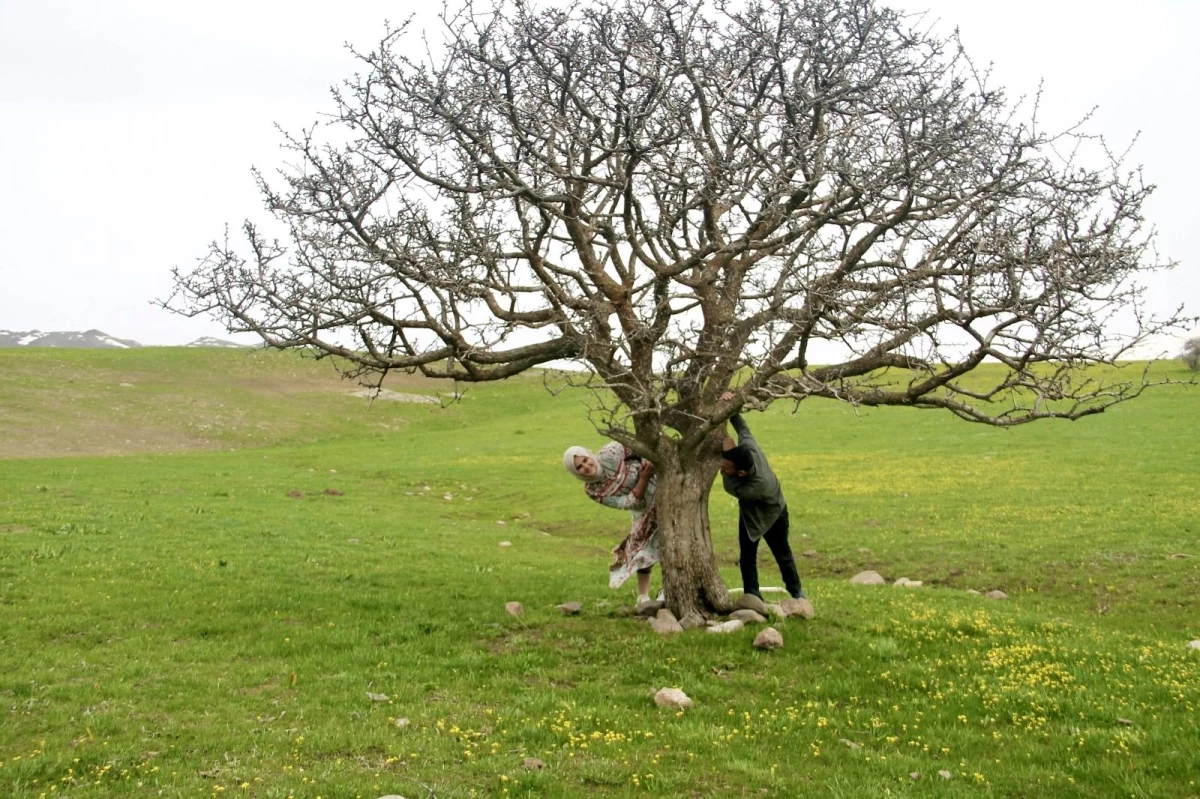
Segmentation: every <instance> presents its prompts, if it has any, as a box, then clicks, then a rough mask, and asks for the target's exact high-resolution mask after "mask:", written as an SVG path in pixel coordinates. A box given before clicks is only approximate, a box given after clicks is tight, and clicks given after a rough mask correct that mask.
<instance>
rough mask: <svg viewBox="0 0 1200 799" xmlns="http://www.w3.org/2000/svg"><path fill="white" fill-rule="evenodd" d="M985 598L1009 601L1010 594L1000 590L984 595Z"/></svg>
mask: <svg viewBox="0 0 1200 799" xmlns="http://www.w3.org/2000/svg"><path fill="white" fill-rule="evenodd" d="M984 596H985V597H987V598H988V599H1008V594H1006V593H1004V592H1003V591H1001V590H999V589H997V590H995V591H988V592H987V593H986V594H984Z"/></svg>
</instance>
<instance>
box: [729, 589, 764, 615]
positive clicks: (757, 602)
mask: <svg viewBox="0 0 1200 799" xmlns="http://www.w3.org/2000/svg"><path fill="white" fill-rule="evenodd" d="M733 606H734V607H735V608H737V609H738V610H752V611H754V612H755V613H757V614H759V615H760V616H766V615H767V614H768V613H770V611H769V610H767V603H766V602H763V601H762V600H761V599H759V598H758V597H756V596H755V595H754V594H742V595H741V596H740V597H738V600H737V602H734V603H733Z"/></svg>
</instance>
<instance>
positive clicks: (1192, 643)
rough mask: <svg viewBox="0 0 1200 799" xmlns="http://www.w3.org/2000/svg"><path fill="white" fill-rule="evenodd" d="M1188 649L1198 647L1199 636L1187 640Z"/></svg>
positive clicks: (1199, 647) (1199, 645)
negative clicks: (1193, 639)
mask: <svg viewBox="0 0 1200 799" xmlns="http://www.w3.org/2000/svg"><path fill="white" fill-rule="evenodd" d="M1188 649H1200V638H1197V639H1196V640H1195V641H1188Z"/></svg>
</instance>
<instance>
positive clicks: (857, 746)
mask: <svg viewBox="0 0 1200 799" xmlns="http://www.w3.org/2000/svg"><path fill="white" fill-rule="evenodd" d="M838 740H839V741H841V742H842V743H844V744H845V745H846V746H848V747H849V748H851V749H862V744H860V743H857V742H855V741H851V740H850V739H849V738H838Z"/></svg>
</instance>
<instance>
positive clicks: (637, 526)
mask: <svg viewBox="0 0 1200 799" xmlns="http://www.w3.org/2000/svg"><path fill="white" fill-rule="evenodd" d="M563 466H564V467H565V468H566V470H567V471H568V472H570V473H571V474H573V475H575V477H577V478H578V479H580V480H583V481H584V482H585V483H587V486H585V488H584V490H585V491H586V492H587V495H588V496H589V497H591V498H592V499H594V500H596V501H597V502H599V503H600V504H601V505H607V506H608V507H610V508H617V509H619V510H627V511H629V516H630V518H631V520H632V526H631V529H630V531H629V535H627V536H626V537H625V540H624V541H622V542H621V543H619V544H617V546H616V547H615V548H614V549H613V562H612V565H611V566H609V567H608V587H609V588H618V587H620V586H621V585H622V584H623V583H624V582H625V581H626V580H628V579H629V575H630V574H632V573H633V572H637V583H638V603H639V604H641V603H642V602H649V601H650V570H651V568H652V567H653V566H654V564H655V563H658V561H659V552H658V520H657V518H656V514H655V507H654V490H655V487H656V484H657V482H656V481H655V479H654V464H652V463H651V462H650V461H647V460H643V459H642V458H640V457H638V456H637V455H635V454H634V453H633V452H632V451H631V450H630V449H629V448H628V447H626V446H625V445H623V444H621V443H619V442H616V441H610V442H609V443H607V444H605V445H604V446H603V447H601V448H600V449H599V450H598V451H597V452H596V453H594V454H593V453H592V452H591V451H589V450H588V449H586V448H584V447H570V448H568V449H567V451H566V452H565V453H564V454H563Z"/></svg>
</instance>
